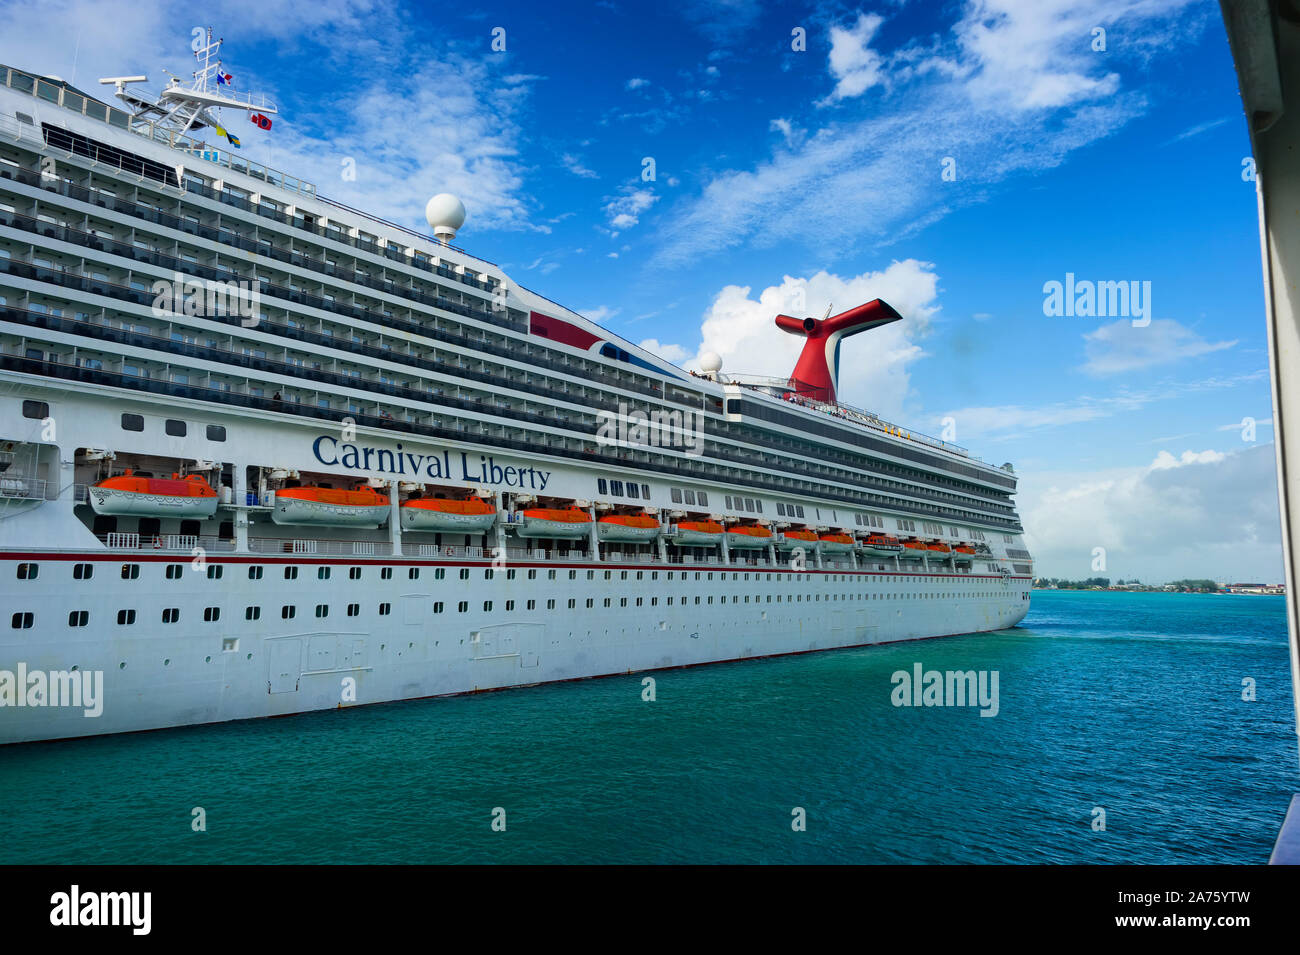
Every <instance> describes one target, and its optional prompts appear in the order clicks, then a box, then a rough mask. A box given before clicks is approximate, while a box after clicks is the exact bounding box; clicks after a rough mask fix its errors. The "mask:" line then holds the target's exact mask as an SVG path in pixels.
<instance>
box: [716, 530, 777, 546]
mask: <svg viewBox="0 0 1300 955" xmlns="http://www.w3.org/2000/svg"><path fill="white" fill-rule="evenodd" d="M771 543H772V532H771V531H770V530H768V529H767V528H766V527H763V526H762V525H760V524H737V525H735V526H734V527H728V528H727V546H729V547H735V548H737V549H739V550H755V549H757V548H762V547H766V546H767V545H768V544H771Z"/></svg>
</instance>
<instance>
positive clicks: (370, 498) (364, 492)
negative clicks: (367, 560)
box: [271, 485, 389, 527]
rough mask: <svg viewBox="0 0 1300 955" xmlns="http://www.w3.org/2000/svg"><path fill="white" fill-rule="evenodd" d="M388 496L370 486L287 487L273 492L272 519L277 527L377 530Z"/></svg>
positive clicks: (383, 517) (384, 513)
mask: <svg viewBox="0 0 1300 955" xmlns="http://www.w3.org/2000/svg"><path fill="white" fill-rule="evenodd" d="M388 505H389V500H388V495H387V494H380V493H379V492H378V491H376V490H375V489H374V488H373V487H368V486H362V487H358V488H354V489H353V490H351V491H345V490H343V489H342V488H335V487H315V486H312V485H304V486H302V487H286V488H281V489H280V490H278V491H276V492H275V505H274V507H273V509H272V511H271V520H273V521H275V523H277V524H319V525H325V526H332V527H366V526H369V527H378V526H379V525H380V524H382V523H384V521H385V520H386V519H387V518H388Z"/></svg>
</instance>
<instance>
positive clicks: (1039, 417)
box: [936, 370, 1268, 443]
mask: <svg viewBox="0 0 1300 955" xmlns="http://www.w3.org/2000/svg"><path fill="white" fill-rule="evenodd" d="M1267 375H1268V372H1267V371H1266V370H1265V371H1257V372H1250V373H1247V374H1243V375H1234V376H1231V377H1227V378H1217V377H1215V378H1203V379H1199V380H1194V381H1186V382H1175V381H1159V382H1153V383H1152V384H1151V385H1150V386H1149V387H1147V388H1143V389H1121V390H1119V391H1117V392H1116V393H1115V394H1110V395H1104V396H1096V395H1080V396H1079V397H1078V398H1075V399H1072V400H1070V401H1058V402H1052V403H1050V404H1045V405H1036V406H1028V405H981V406H972V407H966V408H958V409H955V410H952V411H947V412H944V414H943V415H941V416H937V417H936V420H939V418H941V417H951V418H953V419H954V420H955V421H956V422H957V433H958V435H959V443H961V442H962V441H966V440H968V439H970V438H973V437H991V438H994V439H997V440H1005V439H1008V438H1013V437H1023V436H1025V435H1026V434H1031V433H1033V432H1037V431H1043V430H1047V429H1050V428H1059V427H1062V426H1064V425H1070V424H1079V423H1081V422H1084V421H1096V420H1099V419H1101V418H1110V417H1113V416H1115V415H1117V414H1121V413H1123V412H1126V411H1137V410H1139V409H1141V408H1144V407H1146V406H1147V405H1150V404H1153V403H1155V402H1158V401H1171V400H1175V399H1178V398H1181V397H1184V396H1186V395H1192V394H1199V393H1202V392H1206V391H1226V390H1230V389H1233V388H1237V387H1240V386H1241V385H1249V384H1254V383H1255V382H1258V381H1259V380H1261V379H1262V378H1265V377H1266V376H1267Z"/></svg>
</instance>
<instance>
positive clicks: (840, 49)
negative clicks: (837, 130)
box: [823, 13, 885, 103]
mask: <svg viewBox="0 0 1300 955" xmlns="http://www.w3.org/2000/svg"><path fill="white" fill-rule="evenodd" d="M884 22H885V18H884V17H882V16H880V15H879V14H877V13H871V14H867V13H860V14H858V22H857V23H855V24H854V25H853V26H852V27H849V28H848V29H845V28H844V27H841V26H832V27H831V52H830V55H829V57H828V59H829V63H830V71H831V75H832V76H833V77H835V79H836V83H835V89H834V90H832V91H831V93H830V95H829V96H828V97H826V99H825V100H824V101H823V102H826V103H830V102H834V101H836V100H841V99H850V98H852V97H855V96H861V95H862V94H863V93H865V92H866V91H867V90H869V89H871V87H873V86H878V85H880V84H881V83H883V82H884V76H883V74H882V72H881V67H882V66H883V65H884V60H883V59H882V58H881V56H880V54H879V53H877V52H876V51H875V50H873V49H871V46H870V44H871V40H872V39H873V38H874V37H875V35H876V31H877V30H879V29H880V25H881V24H882V23H884Z"/></svg>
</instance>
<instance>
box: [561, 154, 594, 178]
mask: <svg viewBox="0 0 1300 955" xmlns="http://www.w3.org/2000/svg"><path fill="white" fill-rule="evenodd" d="M560 164H561V165H562V166H564V168H565V169H567V170H569V172H571V173H573V174H574V175H575V176H579V177H581V178H583V179H599V178H600V176H599V175H598V174H597V173H596V172H595V171H593V170H591V169H588V168H587V167H586V166H584V165H583V164H582V160H580V159H579V158H578V157H577V156H575V155H573V154H572V153H565V154H564V155H563V156H561V157H560Z"/></svg>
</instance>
